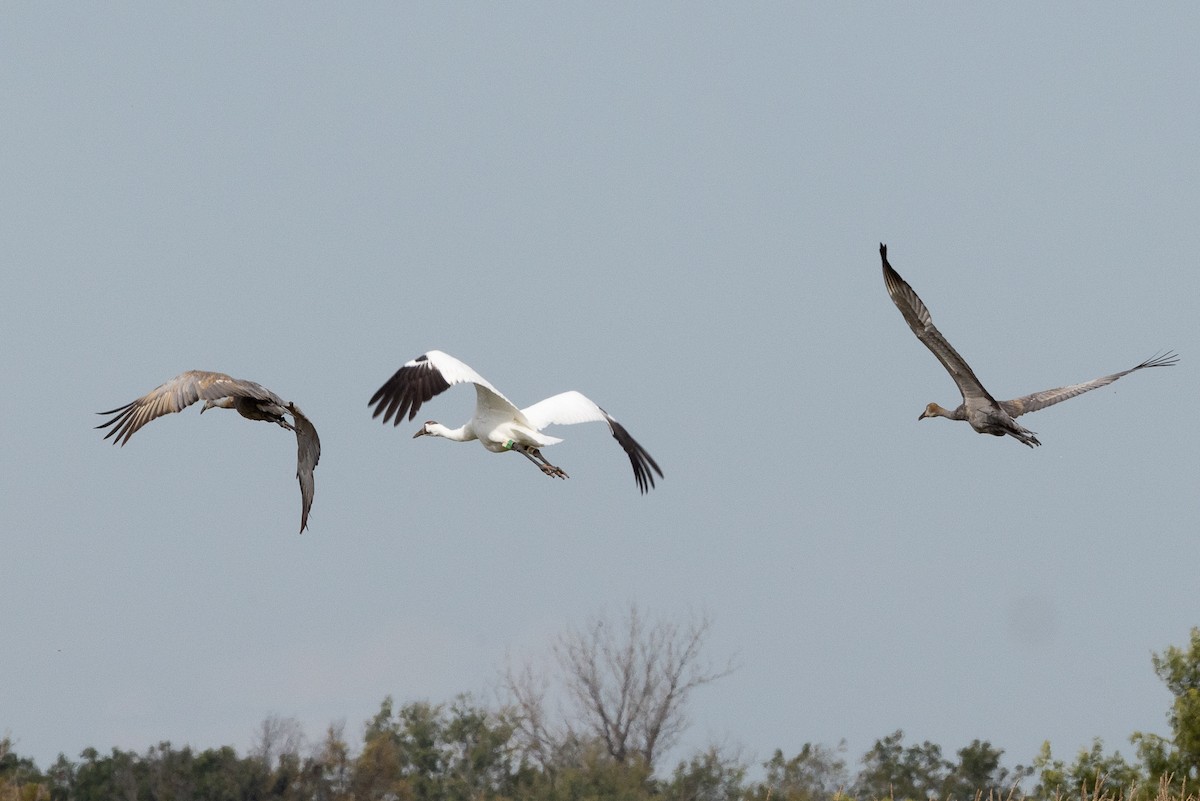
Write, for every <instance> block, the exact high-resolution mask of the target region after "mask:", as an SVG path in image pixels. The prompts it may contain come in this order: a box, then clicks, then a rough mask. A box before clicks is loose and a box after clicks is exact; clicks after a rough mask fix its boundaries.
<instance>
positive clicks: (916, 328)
mask: <svg viewBox="0 0 1200 801" xmlns="http://www.w3.org/2000/svg"><path fill="white" fill-rule="evenodd" d="M879 256H880V258H881V259H882V260H883V282H884V284H885V285H886V286H887V291H888V295H889V296H890V297H891V299H892V302H893V303H895V304H896V308H897V309H899V310H900V314H902V315H903V316H904V321H905V322H906V323H908V327H909V328H911V329H912V332H913V333H914V334H916V335H917V339H919V340H921V342H922V343H924V345H925V347H927V348H929V350H930V352H931V353H933V355H934V356H936V357H937V360H938V361H939V362H941V363H942V366H943V367H945V368H946V372H948V373H949V374H950V377H951V378H953V379H954V383H955V384H957V385H958V391H959V392H961V393H962V396H963V400H964V401H966V400H979V399H986V400H990V401H992V402H993V403H994V402H995V398H993V397H992V396H991V395H990V394H989V393H988V391H987V390H986V389H984V387H983V383H982V382H980V380H979V379H978V378H976V377H975V372H974V371H973V370H972V369H971V366H970V365H969V364H967V360H966V359H964V358H963V357H962V356H960V355H959V354H958V351H956V350H955V349H954V348H953V347H952V346H951V345H950V343H949V342H947V341H946V338H945V337H944V336H942V332H941V331H938V330H937V327H936V326H935V325H934V324H933V318H932V317H931V316H930V315H929V309H927V308H925V304H924V303H922V302H921V298H919V297H918V296H917V293H916V292H914V291H913V288H912V287H911V286H909V285H908V282H907V281H905V280H904V279H903V278H901V277H900V274H899V273H898V272H896V271H895V270H894V269H892V265H891V264H889V263H888V258H887V245H884V244H880V245H879Z"/></svg>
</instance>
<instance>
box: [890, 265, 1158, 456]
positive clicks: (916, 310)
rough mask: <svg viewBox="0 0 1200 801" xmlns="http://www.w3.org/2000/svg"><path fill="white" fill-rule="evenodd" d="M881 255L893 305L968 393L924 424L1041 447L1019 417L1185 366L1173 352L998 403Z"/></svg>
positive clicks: (930, 413) (928, 412)
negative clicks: (952, 425)
mask: <svg viewBox="0 0 1200 801" xmlns="http://www.w3.org/2000/svg"><path fill="white" fill-rule="evenodd" d="M879 256H880V258H881V259H882V260H883V282H884V284H886V285H887V291H888V294H889V295H890V296H891V298H892V302H893V303H895V304H896V308H897V309H899V310H900V313H901V314H902V315H904V320H905V321H906V322H907V323H908V327H909V328H911V329H912V331H913V333H914V334H916V335H917V339H919V340H921V342H923V343H925V347H927V348H929V350H930V351H932V352H933V355H934V356H936V357H937V359H938V361H939V362H941V363H942V366H943V367H945V368H946V372H948V373H950V377H951V378H953V379H954V383H955V384H958V391H959V392H961V393H962V398H963V402H962V403H960V404H959V405H958V408H956V409H953V410H951V409H943V408H942V407H941V406H938V405H937V404H936V403H931V404H929V405H928V406H926V407H925V411H923V412H921V416H920V417H918V418H917V419H918V420H924V419H925V418H926V417H945V418H948V419H950V420H966V421H967V422H968V423H970V424H971V428H973V429H975V430H976V431H978V432H979V433H980V434H992V435H994V436H997V437H1002V436H1004V435H1006V434H1007V435H1008V436H1010V437H1015V438H1016V439H1017V440H1018V441H1020V442H1023V443H1024V444H1026V445H1028V446H1029V447H1031V448H1032V447H1034V446H1035V445H1041V444H1042V443H1040V442H1038V440H1037V437H1036V436H1035V435H1034V433H1033V432H1032V431H1030V430H1029V429H1027V428H1024V427H1022V426H1021V425H1019V424H1018V423H1017V421H1016V420H1015V419H1014V418H1016V417H1020V416H1021V415H1023V414H1028V413H1029V412H1036V411H1037V410H1038V409H1045V408H1046V407H1047V406H1053V405H1054V404H1056V403H1059V402H1061V401H1065V400H1067V399H1068V398H1073V397H1075V396H1076V395H1082V394H1083V393H1084V392H1088V391H1090V390H1093V389H1098V388H1099V387H1103V386H1107V385H1109V384H1111V383H1112V382H1114V381H1116V380H1117V379H1118V378H1120V377H1122V376H1126V375H1129V374H1130V373H1132V372H1135V371H1137V370H1142V369H1144V368H1147V367H1170V366H1171V365H1173V364H1175V363H1176V362H1178V361H1179V357H1178V356H1176V355H1175V354H1174V353H1172V352H1167V353H1164V354H1162V355H1161V356H1153V357H1151V358H1149V359H1147V360H1146V361H1144V362H1142V363H1141V364H1139V365H1138V366H1136V367H1131V368H1129V369H1128V370H1122V371H1121V372H1119V373H1113V374H1112V375H1106V376H1103V377H1102V378H1096V379H1093V380H1091V381H1085V382H1084V383H1082V384H1072V385H1070V386H1067V387H1058V388H1057V389H1047V390H1045V391H1043V392H1035V393H1033V394H1032V395H1026V396H1024V397H1022V398H1015V399H1014V400H1007V401H998V400H996V399H995V398H993V397H992V396H991V395H990V394H989V393H988V391H987V390H986V389H984V387H983V384H981V383H980V382H979V379H978V378H976V377H975V373H974V372H973V371H972V370H971V367H970V365H968V364H967V362H966V360H965V359H963V357H962V356H959V355H958V351H956V350H954V348H953V347H951V346H950V343H949V342H947V341H946V338H945V337H943V336H942V334H941V332H940V331H938V330H937V328H936V327H934V325H933V320H932V319H931V318H930V316H929V310H928V309H927V308H925V304H924V303H922V302H921V299H920V298H919V297H917V293H916V292H914V291H913V288H912V287H911V286H909V285H908V283H907V282H905V280H904V279H903V278H901V277H900V274H899V273H897V272H896V271H895V270H894V269H892V265H891V264H889V263H888V257H887V245H884V244H882V243H880V245H879Z"/></svg>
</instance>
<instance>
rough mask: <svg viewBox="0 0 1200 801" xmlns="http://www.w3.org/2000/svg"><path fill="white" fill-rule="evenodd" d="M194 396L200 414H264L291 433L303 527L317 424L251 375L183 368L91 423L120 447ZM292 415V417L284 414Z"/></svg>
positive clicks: (317, 451)
mask: <svg viewBox="0 0 1200 801" xmlns="http://www.w3.org/2000/svg"><path fill="white" fill-rule="evenodd" d="M198 400H203V401H204V406H203V408H201V409H200V414H204V413H205V412H206V411H208V410H209V409H233V410H235V411H237V413H238V414H240V415H241V416H242V417H245V418H246V419H247V420H264V421H266V422H268V423H276V424H278V425H280V426H282V427H283V428H286V429H287V430H289V431H292V432H295V434H296V478H297V479H299V481H300V502H301V507H300V533H301V534H303V533H304V529H305V528H307V527H308V510H309V509H310V508H312V501H313V490H314V487H313V469H314V468H316V466H317V460H319V459H320V458H321V440H320V439H319V438H318V437H317V429H316V428H314V427H313V424H312V423H311V422H310V421H309V419H308V418H307V417H305V416H304V413H303V412H301V411H300V408H299V407H298V406H296V404H294V403H284V402H283V400H282V399H281V398H280V397H279V396H278V395H276V394H275V393H274V392H272V391H271V390H269V389H266V388H265V387H263V386H261V385H259V384H256V383H254V382H253V381H242V380H240V379H237V378H230V377H229V376H227V375H225V374H224V373H210V372H207V371H205V370H188V371H187V372H186V373H181V374H180V375H177V376H175V377H174V378H172V379H171V380H170V381H168V382H166V383H165V384H163V385H162V386H160V387H156V388H155V389H153V390H151V391H150V392H148V393H146V394H145V395H143V396H142V397H140V398H138V399H137V400H135V401H133V402H132V403H127V404H125V405H124V406H120V407H118V408H116V409H110V410H109V411H107V412H99V414H111V415H115V416H114V417H113V418H112V419H111V420H108V421H107V422H104V423H101V424H100V425H98V426H96V428H108V427H109V426H112V430H111V431H109V432H108V433H107V434H105V435H104V438H105V439H108V438H109V437H114V439H113V444H117V443H120V444H121V446H122V447H124V446H125V443H126V442H128V441H129V438H130V437H132V436H133V434H134V432H136V431H137V430H138V429H139V428H141V427H142V426H144V425H146V423H149V422H150V421H151V420H154V419H155V418H157V417H162V416H163V415H164V414H171V413H173V412H178V411H182V410H183V409H186V408H187V407H188V406H191V405H192V404H193V403H195V402H196V401H198ZM285 414H290V415H291V416H292V421H293V422H292V423H289V422H288V421H287V420H286V419H285V418H284V415H285Z"/></svg>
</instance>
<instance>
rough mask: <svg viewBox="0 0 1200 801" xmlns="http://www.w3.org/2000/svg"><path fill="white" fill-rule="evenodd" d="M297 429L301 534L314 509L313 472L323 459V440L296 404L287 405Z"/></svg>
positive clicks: (297, 473) (297, 476) (297, 474)
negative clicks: (309, 513)
mask: <svg viewBox="0 0 1200 801" xmlns="http://www.w3.org/2000/svg"><path fill="white" fill-rule="evenodd" d="M287 408H288V411H290V412H291V413H292V421H293V422H294V423H295V427H296V478H297V479H299V481H300V533H301V534H303V533H304V529H305V528H307V527H308V510H309V509H311V508H312V502H313V494H314V491H315V485H314V482H313V470H314V469H315V468H316V466H317V462H318V461H320V459H321V439H320V438H319V437H318V436H317V429H316V428H315V427H314V426H313V424H312V421H310V420H309V419H308V418H307V417H305V416H304V412H302V411H300V407H298V406H297V405H296V404H294V403H289V404H288V405H287Z"/></svg>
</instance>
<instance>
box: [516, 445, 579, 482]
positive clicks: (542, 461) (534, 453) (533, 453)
mask: <svg viewBox="0 0 1200 801" xmlns="http://www.w3.org/2000/svg"><path fill="white" fill-rule="evenodd" d="M513 450H514V451H520V452H521V453H523V454H524V455H525V458H526V459H528V460H529V461H531V462H533V463H534V464H536V465H537V466H538V469H539V470H541V471H542V472H543V473H545V474H546V475H548V476H550V477H551V478H567V474H566V473H565V472H563V469H562V468H561V467H555V466H554V465H552V464H550V462H548V461H547V460H546V457H545V456H542V452H541V451H539V450H538V449H537V448H531V447H529V446H528V445H517V446H515V447H514V448H513ZM535 457H536V458H535Z"/></svg>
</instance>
